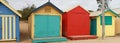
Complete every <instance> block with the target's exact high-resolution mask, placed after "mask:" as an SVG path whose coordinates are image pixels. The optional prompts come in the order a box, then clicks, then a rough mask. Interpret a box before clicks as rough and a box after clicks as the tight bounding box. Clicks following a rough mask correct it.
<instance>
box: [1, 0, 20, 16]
mask: <svg viewBox="0 0 120 43" xmlns="http://www.w3.org/2000/svg"><path fill="white" fill-rule="evenodd" d="M0 2H1V3H2V4H4V5H5V6H6V7H8V8H9V9H10V10H12V11H13V12H14V13H16V14H17V15H18V16H20V17H22V15H21V14H20V13H19V12H17V11H16V10H15V9H13V8H12V7H11V6H10V5H9V4H8V3H6V2H5V1H4V0H0Z"/></svg>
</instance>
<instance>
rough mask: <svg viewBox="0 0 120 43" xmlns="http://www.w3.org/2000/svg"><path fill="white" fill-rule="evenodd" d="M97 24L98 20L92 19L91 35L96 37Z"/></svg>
mask: <svg viewBox="0 0 120 43" xmlns="http://www.w3.org/2000/svg"><path fill="white" fill-rule="evenodd" d="M96 28H97V22H96V19H91V29H90V34H91V35H96V34H97V30H96Z"/></svg>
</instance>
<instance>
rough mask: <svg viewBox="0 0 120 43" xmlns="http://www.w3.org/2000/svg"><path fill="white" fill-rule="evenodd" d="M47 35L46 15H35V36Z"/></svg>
mask: <svg viewBox="0 0 120 43" xmlns="http://www.w3.org/2000/svg"><path fill="white" fill-rule="evenodd" d="M39 37H47V16H42V15H36V16H35V38H39Z"/></svg>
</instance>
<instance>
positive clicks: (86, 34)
mask: <svg viewBox="0 0 120 43" xmlns="http://www.w3.org/2000/svg"><path fill="white" fill-rule="evenodd" d="M63 35H64V36H66V37H67V38H69V39H73V40H74V39H86V38H95V37H94V36H90V17H89V12H88V11H86V10H85V9H83V8H82V7H80V6H77V7H76V8H74V9H72V10H70V11H68V12H66V13H64V14H63Z"/></svg>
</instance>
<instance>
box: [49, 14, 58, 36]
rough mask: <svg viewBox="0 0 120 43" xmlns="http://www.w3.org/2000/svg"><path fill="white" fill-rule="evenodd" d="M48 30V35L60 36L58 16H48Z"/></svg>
mask: <svg viewBox="0 0 120 43" xmlns="http://www.w3.org/2000/svg"><path fill="white" fill-rule="evenodd" d="M47 30H48V32H47V35H48V36H49V37H57V36H60V16H48V29H47Z"/></svg>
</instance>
